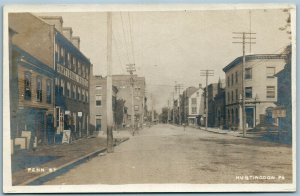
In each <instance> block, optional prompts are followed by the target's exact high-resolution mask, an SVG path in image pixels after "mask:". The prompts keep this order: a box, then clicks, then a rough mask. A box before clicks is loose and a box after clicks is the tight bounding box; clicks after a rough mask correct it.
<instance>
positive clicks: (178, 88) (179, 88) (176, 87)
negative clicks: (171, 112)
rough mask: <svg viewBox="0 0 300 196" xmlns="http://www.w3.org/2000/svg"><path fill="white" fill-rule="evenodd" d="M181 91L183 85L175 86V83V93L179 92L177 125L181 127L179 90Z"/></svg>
mask: <svg viewBox="0 0 300 196" xmlns="http://www.w3.org/2000/svg"><path fill="white" fill-rule="evenodd" d="M181 89H183V85H182V84H177V83H176V82H175V91H176V92H179V95H178V106H179V107H178V113H179V125H181V110H180V105H181V103H180V90H181Z"/></svg>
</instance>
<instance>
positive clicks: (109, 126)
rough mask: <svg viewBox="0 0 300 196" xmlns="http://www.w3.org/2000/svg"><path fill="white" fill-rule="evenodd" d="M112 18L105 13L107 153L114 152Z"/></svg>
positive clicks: (109, 14)
mask: <svg viewBox="0 0 300 196" xmlns="http://www.w3.org/2000/svg"><path fill="white" fill-rule="evenodd" d="M111 69H112V16H111V12H108V13H107V82H106V85H107V86H106V89H107V92H106V104H107V105H106V114H107V152H108V153H111V152H113V151H114V144H113V131H112V126H113V111H112V76H111Z"/></svg>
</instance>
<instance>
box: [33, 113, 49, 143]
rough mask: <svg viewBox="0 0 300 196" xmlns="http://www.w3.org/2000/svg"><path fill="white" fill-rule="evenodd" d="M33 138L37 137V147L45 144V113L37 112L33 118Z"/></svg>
mask: <svg viewBox="0 0 300 196" xmlns="http://www.w3.org/2000/svg"><path fill="white" fill-rule="evenodd" d="M35 134H36V135H35V136H36V137H37V145H41V144H43V143H44V142H45V137H46V131H45V113H44V112H37V113H36V116H35Z"/></svg>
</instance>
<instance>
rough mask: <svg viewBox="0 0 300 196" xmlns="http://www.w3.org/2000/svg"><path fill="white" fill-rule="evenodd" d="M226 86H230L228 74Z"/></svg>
mask: <svg viewBox="0 0 300 196" xmlns="http://www.w3.org/2000/svg"><path fill="white" fill-rule="evenodd" d="M227 86H228V87H229V86H230V79H229V76H228V77H227Z"/></svg>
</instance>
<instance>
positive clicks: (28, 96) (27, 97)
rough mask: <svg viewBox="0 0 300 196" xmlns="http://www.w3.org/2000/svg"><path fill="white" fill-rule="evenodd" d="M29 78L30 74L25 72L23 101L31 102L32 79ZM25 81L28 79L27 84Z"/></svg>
mask: <svg viewBox="0 0 300 196" xmlns="http://www.w3.org/2000/svg"><path fill="white" fill-rule="evenodd" d="M27 76H28V78H27ZM31 76H32V74H31V73H30V72H29V71H26V72H25V73H24V99H25V100H31V96H32V91H31V88H32V77H31ZM27 79H28V82H27ZM26 87H27V88H28V89H27V88H26Z"/></svg>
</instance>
